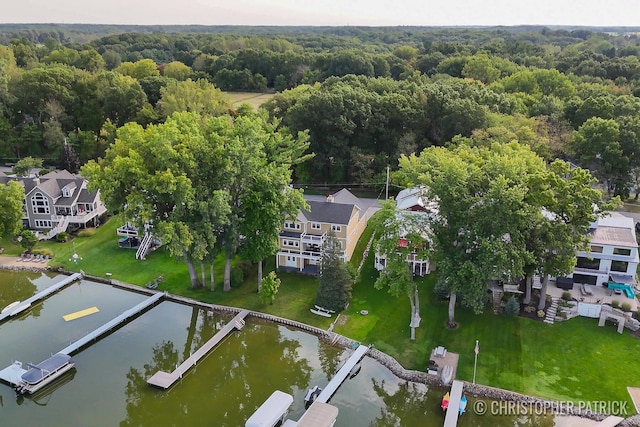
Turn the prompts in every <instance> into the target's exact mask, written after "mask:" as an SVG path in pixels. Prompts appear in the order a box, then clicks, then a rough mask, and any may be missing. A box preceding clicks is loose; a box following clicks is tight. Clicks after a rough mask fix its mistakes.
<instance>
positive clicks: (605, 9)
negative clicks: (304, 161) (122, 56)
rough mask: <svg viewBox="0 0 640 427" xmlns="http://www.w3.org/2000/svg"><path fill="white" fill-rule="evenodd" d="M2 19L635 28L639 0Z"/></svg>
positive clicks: (261, 7)
mask: <svg viewBox="0 0 640 427" xmlns="http://www.w3.org/2000/svg"><path fill="white" fill-rule="evenodd" d="M3 3H5V4H3V5H2V8H1V9H0V22H2V23H67V24H69V23H90V24H142V25H153V24H202V25H340V26H342V25H363V26H367V25H371V26H377V25H383V26H387V25H522V24H534V25H585V26H613V25H615V26H640V13H639V12H640V0H387V1H385V0H153V1H151V0H5V2H3Z"/></svg>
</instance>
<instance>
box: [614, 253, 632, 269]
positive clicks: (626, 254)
mask: <svg viewBox="0 0 640 427" xmlns="http://www.w3.org/2000/svg"><path fill="white" fill-rule="evenodd" d="M613 253H614V255H624V256H629V255H631V249H625V248H613ZM625 271H627V270H625Z"/></svg>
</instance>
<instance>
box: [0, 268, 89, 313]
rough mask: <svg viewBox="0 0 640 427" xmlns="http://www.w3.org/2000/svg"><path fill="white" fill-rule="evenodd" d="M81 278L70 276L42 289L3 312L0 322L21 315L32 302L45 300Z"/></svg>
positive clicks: (75, 275) (78, 274) (77, 274)
mask: <svg viewBox="0 0 640 427" xmlns="http://www.w3.org/2000/svg"><path fill="white" fill-rule="evenodd" d="M81 278H82V274H80V273H74V274H72V275H71V276H69V277H66V278H64V279H62V280H61V281H59V282H58V283H56V284H54V285H51V286H49V287H48V288H46V289H43V290H42V291H40V292H38V293H37V294H35V295H34V296H32V297H31V298H29V299H26V300H24V301H22V302H20V303H18V304H16V305H14V306H13V307H11V308H10V309H9V310H6V311H4V310H3V312H2V313H1V314H0V322H2V321H3V320H4V319H6V318H7V317H12V316H15V315H16V314H19V313H22V312H23V311H25V310H26V309H28V308H29V307H31V304H33V303H34V302H36V301H39V300H41V299H45V298H46V297H48V296H49V295H51V294H52V293H54V292H56V291H58V290H60V289H62V288H63V287H65V286H67V285H68V284H70V283H73V282H75V281H76V280H79V279H81ZM14 304H15V303H14Z"/></svg>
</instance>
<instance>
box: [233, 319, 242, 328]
mask: <svg viewBox="0 0 640 427" xmlns="http://www.w3.org/2000/svg"><path fill="white" fill-rule="evenodd" d="M234 326H235V328H236V329H237V330H241V329H242V328H244V320H243V319H237V320H236V323H235V324H234Z"/></svg>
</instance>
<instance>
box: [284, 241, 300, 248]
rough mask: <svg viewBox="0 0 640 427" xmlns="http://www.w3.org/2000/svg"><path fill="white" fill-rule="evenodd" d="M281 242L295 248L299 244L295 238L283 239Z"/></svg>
mask: <svg viewBox="0 0 640 427" xmlns="http://www.w3.org/2000/svg"><path fill="white" fill-rule="evenodd" d="M283 243H284V245H285V246H294V247H296V248H297V247H298V246H299V243H298V241H297V240H285V241H283Z"/></svg>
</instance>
